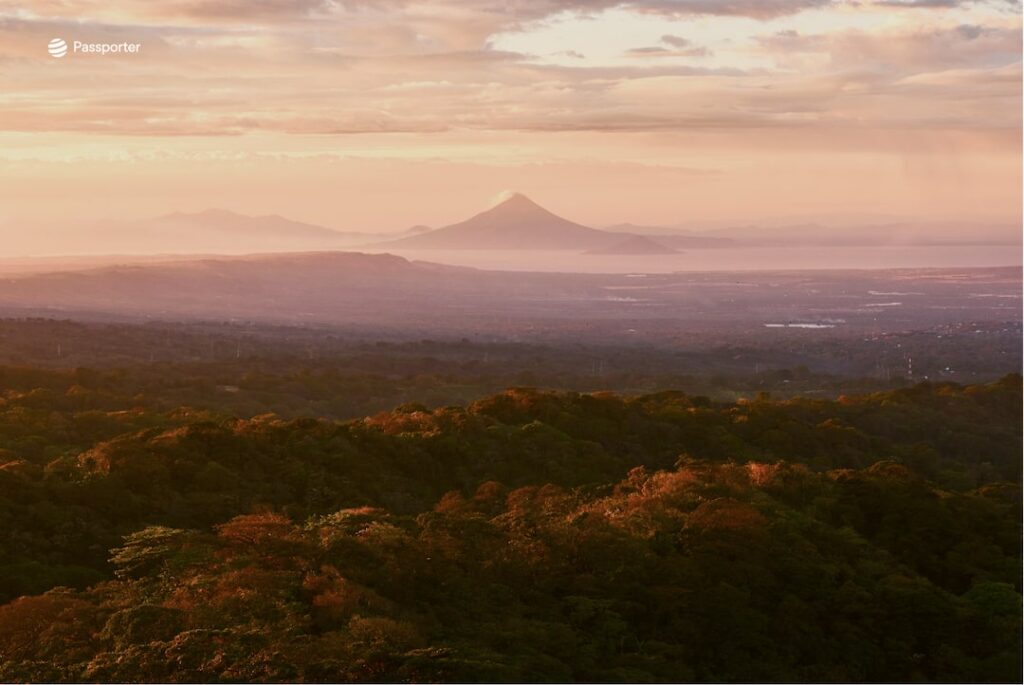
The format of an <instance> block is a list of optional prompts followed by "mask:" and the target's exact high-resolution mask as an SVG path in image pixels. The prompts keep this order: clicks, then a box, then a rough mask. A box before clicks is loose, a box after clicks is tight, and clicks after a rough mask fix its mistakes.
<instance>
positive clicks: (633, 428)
mask: <svg viewBox="0 0 1024 685" xmlns="http://www.w3.org/2000/svg"><path fill="white" fill-rule="evenodd" d="M168 363H169V362H168ZM181 368H184V367H180V366H178V367H175V366H173V365H172V366H168V367H160V366H159V365H150V366H147V367H131V368H127V369H112V368H103V369H93V370H90V369H85V368H79V369H58V368H39V367H27V366H6V367H3V368H0V392H2V396H0V524H2V525H3V528H4V530H5V532H6V534H5V535H4V536H3V539H2V541H0V601H2V602H6V604H4V605H3V606H0V680H6V681H83V680H85V681H188V682H194V681H248V680H258V681H268V680H270V681H350V680H355V681H569V680H582V681H681V680H682V681H686V680H700V681H750V680H754V681H786V680H798V681H879V680H896V681H910V680H937V681H949V680H954V681H1015V680H1020V678H1021V659H1020V656H1021V652H1020V645H1021V639H1022V635H1021V594H1020V592H1021V583H1020V578H1021V521H1020V515H1019V513H1020V506H1021V457H1020V455H1021V450H1022V444H1021V411H1022V406H1021V390H1022V388H1021V378H1020V376H1018V375H1011V376H1006V377H1004V378H1002V379H1001V380H999V381H996V382H991V383H984V384H976V385H957V384H954V383H948V382H947V383H920V384H915V385H911V386H908V387H904V388H897V389H891V390H884V391H877V392H863V393H860V394H852V395H844V396H839V397H835V398H832V399H824V398H822V399H809V398H806V397H802V398H801V397H783V398H776V397H773V396H772V395H770V394H768V393H761V394H758V395H754V396H751V397H749V398H746V399H739V400H728V401H727V400H723V399H721V398H716V397H708V396H702V395H695V394H684V393H682V392H678V391H663V392H655V393H649V394H631V395H621V394H614V393H610V392H589V393H580V392H564V391H551V390H542V389H535V388H529V387H518V388H513V389H509V390H504V391H500V392H493V393H492V394H490V395H489V396H486V397H484V398H483V399H477V400H475V401H464V402H459V403H458V404H457V405H451V406H435V404H436V403H429V404H430V405H431V406H427V404H424V403H412V402H406V403H405V404H402V405H401V406H398V407H397V408H396V409H392V410H389V411H381V412H378V413H373V414H371V415H370V416H368V417H366V418H357V419H345V420H342V419H344V417H345V414H346V413H348V412H351V411H353V410H354V409H358V408H360V407H363V406H366V405H365V403H366V402H369V401H371V400H361V401H359V402H356V403H354V404H348V405H343V404H338V403H343V402H344V400H343V399H332V398H334V397H335V396H337V395H344V394H345V392H344V391H339V390H338V389H337V387H339V386H338V385H337V384H341V386H340V387H345V388H347V387H348V386H347V385H345V384H346V383H350V382H351V380H352V379H351V378H350V377H347V376H345V375H344V374H341V375H340V376H339V375H335V376H332V375H331V373H335V372H329V373H328V372H325V373H324V374H320V375H317V374H311V373H309V372H303V371H301V370H296V371H295V372H294V373H291V372H288V373H284V374H278V375H276V376H265V377H262V378H263V382H264V384H265V385H264V388H263V394H262V395H261V394H260V393H259V392H258V391H256V390H253V388H257V389H258V388H259V379H260V378H261V376H260V375H259V374H255V373H251V375H250V376H249V377H248V380H247V381H246V382H248V383H249V384H250V385H249V387H248V388H247V392H248V394H249V400H248V402H249V404H247V405H246V406H245V407H243V408H242V410H241V411H238V410H237V409H238V407H237V406H235V405H232V403H231V402H233V401H234V400H230V399H229V400H225V401H224V402H223V403H221V402H213V403H210V402H207V403H206V404H205V405H204V406H196V405H195V403H192V402H191V400H194V399H197V398H203V397H210V396H211V395H212V396H215V397H220V396H223V397H225V398H234V397H236V396H237V394H238V392H239V389H238V388H232V387H230V386H229V387H226V388H225V387H222V386H219V385H218V383H217V382H216V381H213V382H212V383H211V381H209V380H206V381H204V382H203V383H200V384H198V385H194V384H191V381H189V380H188V379H189V378H190V376H188V375H187V374H185V375H182V374H180V373H176V372H175V371H173V369H179V370H180V369H181ZM338 373H340V372H338ZM366 378H367V379H369V380H367V381H366V382H367V383H370V384H371V385H372V384H374V383H376V384H380V385H382V386H384V387H389V388H392V390H393V391H394V392H396V396H397V395H402V394H403V393H404V394H406V395H408V394H413V395H415V393H414V392H413V393H410V390H409V387H405V388H404V389H403V390H400V391H399V390H394V389H395V388H396V387H398V386H396V385H395V383H396V382H405V381H402V380H401V379H403V378H404V379H406V380H407V379H408V376H401V377H397V376H387V375H381V376H367V377H366ZM389 379H390V380H389ZM385 381H389V382H390V383H391V384H390V385H388V383H387V382H385ZM196 382H197V383H198V381H196ZM332 383H333V384H335V385H334V386H333V387H335V390H334V391H333V393H332V391H331V388H332ZM303 384H306V385H308V386H310V387H315V388H317V390H316V391H315V392H314V391H312V390H311V389H310V387H305V386H304V385H303ZM426 387H427V388H428V389H429V388H431V387H435V386H433V385H431V384H430V383H428V384H427V386H426ZM297 388H299V389H297ZM218 389H219V392H220V395H218V394H217V391H218ZM421 389H422V388H421ZM463 390H464V391H465V392H466V393H467V394H468V393H471V392H474V390H475V389H474V388H473V387H467V388H464V389H463ZM367 392H368V395H367V397H370V398H373V399H372V401H373V402H379V401H385V400H386V397H382V396H381V395H380V393H379V392H377V391H367ZM488 392H490V391H488ZM289 393H291V394H289ZM317 393H319V395H317ZM310 395H317V396H318V397H320V401H321V402H322V403H323V405H322V406H325V407H326V406H336V407H342V406H344V407H345V408H344V409H338V410H337V411H325V412H321V413H320V415H321V416H324V417H330V416H332V415H334V416H335V418H302V416H301V415H302V411H301V409H302V408H303V406H306V407H308V401H309V400H308V397H309V396H310ZM282 396H287V397H293V398H295V397H299V398H304V399H301V400H291V401H286V402H285V404H284V407H283V408H284V411H280V412H277V413H256V412H257V411H266V412H272V411H276V409H277V408H278V404H277V403H278V402H280V400H279V399H278V400H275V399H274V398H280V397H282ZM155 398H159V399H155ZM293 401H294V402H295V404H294V406H292V404H291V402H293ZM179 403H180V404H179ZM332 403H335V404H332Z"/></svg>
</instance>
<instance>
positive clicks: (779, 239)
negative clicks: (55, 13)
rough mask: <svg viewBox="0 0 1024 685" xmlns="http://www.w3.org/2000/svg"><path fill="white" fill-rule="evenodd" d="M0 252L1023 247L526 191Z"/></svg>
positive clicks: (87, 235) (1016, 231) (1015, 232)
mask: <svg viewBox="0 0 1024 685" xmlns="http://www.w3.org/2000/svg"><path fill="white" fill-rule="evenodd" d="M4 232H5V234H7V235H8V236H9V237H8V238H7V239H6V240H5V243H4V245H3V248H2V249H3V251H4V252H5V253H6V254H0V257H2V256H6V257H8V258H11V257H18V256H21V255H36V256H42V255H63V256H76V255H78V256H81V255H90V256H98V255H102V254H104V253H106V254H120V255H185V254H190V255H203V254H209V255H214V254H227V255H243V254H257V253H278V252H310V251H330V250H343V249H364V250H370V251H394V252H397V253H399V254H403V253H405V252H407V251H408V252H415V251H419V250H478V251H507V250H518V251H530V250H535V251H571V252H576V253H586V254H595V255H634V256H635V255H659V254H671V253H673V252H677V251H680V250H684V251H685V250H697V249H710V248H730V247H836V248H838V247H863V246H936V245H939V246H941V245H949V246H953V245H1014V246H1017V245H1020V243H1021V232H1020V227H1019V226H1016V227H1015V226H1011V225H1000V224H980V223H978V224H973V223H972V224H967V223H955V222H896V223H879V224H865V225H856V226H853V225H851V226H844V227H837V226H830V225H829V226H826V225H820V224H816V223H802V224H792V225H770V226H769V225H764V226H762V225H746V226H732V227H718V228H714V229H710V228H706V229H700V230H695V229H693V228H689V229H684V228H681V227H674V228H673V227H668V226H649V225H647V226H645V225H637V224H628V223H622V224H615V225H612V226H608V227H606V228H603V229H599V228H593V227H591V226H585V225H583V224H579V223H576V222H574V221H570V220H568V219H565V218H563V217H560V216H558V215H556V214H554V213H552V212H550V211H548V210H547V209H545V208H544V207H541V206H540V205H538V204H537V203H536V202H534V201H532V200H531V199H529V198H528V197H526V196H525V195H522V194H518V193H517V194H515V195H512V196H511V197H509V198H508V199H506V200H505V201H503V202H501V203H500V204H498V205H496V206H494V207H491V208H490V209H487V210H486V211H483V212H480V213H479V214H476V215H474V216H472V217H470V218H468V219H466V220H464V221H460V222H458V223H455V224H451V225H449V226H443V227H441V228H431V227H430V226H425V225H416V226H413V227H411V228H409V229H407V230H404V231H401V232H394V233H390V234H382V233H368V232H359V231H339V230H336V229H333V228H327V227H325V226H318V225H316V224H310V223H304V222H301V221H295V220H292V219H288V218H286V217H283V216H280V215H277V214H270V215H263V216H247V215H244V214H239V213H236V212H231V211H227V210H223V209H210V210H206V211H203V212H195V213H183V212H175V213H172V214H167V215H164V216H160V217H156V218H153V219H146V220H139V221H107V222H97V223H94V224H92V225H90V226H83V227H81V229H80V230H70V229H69V228H67V227H59V228H58V227H47V226H29V225H26V226H10V225H8V226H5V227H4Z"/></svg>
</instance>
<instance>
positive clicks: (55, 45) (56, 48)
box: [47, 38, 68, 57]
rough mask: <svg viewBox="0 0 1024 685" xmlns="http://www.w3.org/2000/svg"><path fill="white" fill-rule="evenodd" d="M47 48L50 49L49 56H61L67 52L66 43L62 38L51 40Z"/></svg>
mask: <svg viewBox="0 0 1024 685" xmlns="http://www.w3.org/2000/svg"><path fill="white" fill-rule="evenodd" d="M47 49H48V50H49V51H50V57H63V56H64V55H66V54H68V44H67V43H65V42H64V39H63V38H54V39H53V40H51V41H50V44H49V45H48V46H47Z"/></svg>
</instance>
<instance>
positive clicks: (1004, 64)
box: [0, 0, 1022, 237]
mask: <svg viewBox="0 0 1024 685" xmlns="http://www.w3.org/2000/svg"><path fill="white" fill-rule="evenodd" d="M58 38H59V39H63V40H64V41H65V42H66V43H67V44H68V45H69V50H68V54H66V55H65V56H63V57H52V56H51V55H50V54H48V45H49V43H50V41H51V40H55V39H58ZM75 41H78V42H79V43H82V44H97V43H110V44H120V43H131V44H138V45H139V49H138V51H137V52H134V53H124V52H117V53H109V54H100V53H96V52H90V53H86V52H81V51H78V52H76V51H75V50H74V48H73V45H74V42H75ZM1021 183H1022V176H1021V7H1020V5H1019V3H1018V2H1017V1H1016V0H977V1H973V0H624V1H621V2H614V1H610V0H504V1H499V0H426V1H423V0H350V1H349V0H164V1H162V2H153V1H151V0H121V1H119V2H118V1H113V2H111V1H102V2H101V1H99V0H32V1H28V0H25V1H23V2H11V1H10V0H0V237H2V232H3V231H8V232H10V231H14V230H20V229H15V228H13V227H14V226H17V225H20V224H19V222H23V221H36V222H43V223H46V224H47V225H51V226H69V227H70V226H74V225H78V224H80V223H81V222H84V221H92V220H96V219H101V220H102V219H125V218H141V217H149V216H157V215H161V214H166V213H169V212H173V211H201V210H205V209H208V208H212V207H218V208H226V209H230V210H234V211H238V212H242V213H247V214H268V213H276V214H282V215H285V216H288V217H289V218H294V219H298V220H302V221H308V222H312V223H318V224H322V225H326V226H330V227H333V228H338V229H343V230H363V231H390V230H399V229H403V228H406V227H408V226H411V225H413V224H429V225H434V226H439V225H444V224H446V223H450V222H453V221H457V220H460V219H462V218H465V217H466V216H468V215H470V214H472V213H474V212H476V211H479V210H480V209H482V208H485V207H486V206H488V205H489V204H490V203H492V202H493V201H494V199H495V198H497V197H499V196H500V195H501V193H503V192H508V191H510V190H515V191H519V192H523V193H525V194H527V195H528V196H530V197H531V198H533V199H534V200H535V201H537V202H539V203H540V204H542V205H544V206H546V207H548V208H549V209H551V210H552V211H556V212H558V213H559V214H562V215H564V216H567V217H569V218H572V219H573V220H576V221H580V222H583V223H588V224H591V225H598V226H603V225H609V224H615V223H619V222H632V223H637V224H647V225H690V224H695V223H696V224H699V223H701V222H734V221H736V222H739V221H741V222H745V223H750V222H754V223H756V222H760V221H764V222H769V221H780V220H788V219H790V218H804V217H819V218H820V217H825V218H827V219H828V220H834V221H840V220H847V219H849V218H850V217H901V218H908V219H913V220H924V221H932V220H943V221H964V222H972V221H1014V222H1019V221H1020V216H1021ZM5 226H6V228H4V227H5ZM68 230H71V229H70V228H69V229H68ZM8 237H10V236H8Z"/></svg>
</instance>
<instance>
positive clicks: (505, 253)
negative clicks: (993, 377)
mask: <svg viewBox="0 0 1024 685" xmlns="http://www.w3.org/2000/svg"><path fill="white" fill-rule="evenodd" d="M389 252H391V253H392V254H398V255H401V256H403V257H406V258H407V259H414V260H422V261H429V262H440V263H442V264H453V265H456V266H469V267H474V268H478V269H498V270H505V271H549V272H552V271H555V272H558V271H561V272H578V273H620V274H635V273H641V274H642V273H672V272H675V271H770V270H776V269H778V270H799V269H901V268H907V269H921V268H960V267H993V266H1020V265H1021V250H1020V248H1019V247H1015V246H1007V245H956V246H914V247H839V248H829V249H825V248H821V247H739V248H722V249H705V250H687V251H685V252H679V253H677V254H668V255H594V254H578V253H574V252H569V251H558V252H555V251H552V252H548V251H532V250H522V251H520V250H394V249H393V250H389ZM879 294H880V295H881V294H882V293H879ZM892 294H896V293H892ZM899 294H901V295H902V294H904V293H899Z"/></svg>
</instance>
